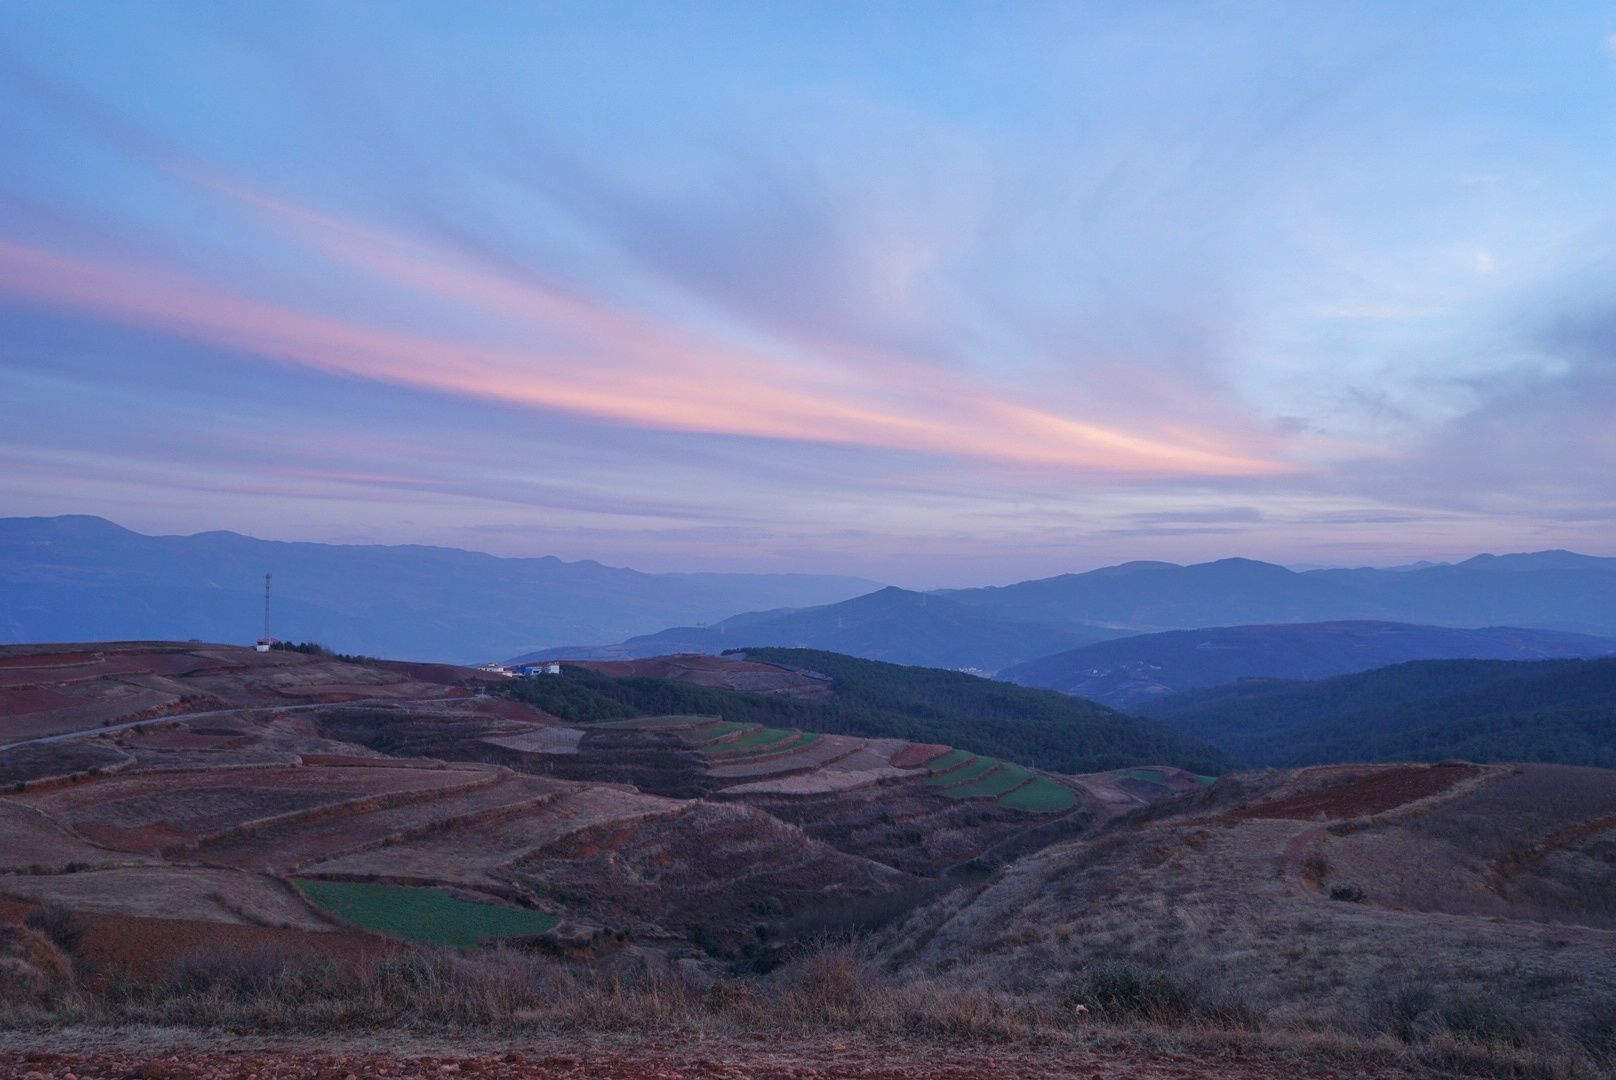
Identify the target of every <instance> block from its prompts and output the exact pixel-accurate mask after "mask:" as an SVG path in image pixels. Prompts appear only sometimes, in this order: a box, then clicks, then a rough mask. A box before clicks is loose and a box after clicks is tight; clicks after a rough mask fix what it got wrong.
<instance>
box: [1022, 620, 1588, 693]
mask: <svg viewBox="0 0 1616 1080" xmlns="http://www.w3.org/2000/svg"><path fill="white" fill-rule="evenodd" d="M1613 654H1616V640H1612V639H1610V638H1598V637H1591V636H1588V635H1585V634H1569V633H1566V632H1564V631H1559V630H1530V629H1522V628H1518V627H1487V628H1484V629H1480V630H1465V629H1455V628H1452V627H1444V626H1415V625H1411V624H1408V623H1391V622H1351V621H1348V622H1322V623H1290V624H1277V625H1276V624H1269V625H1265V626H1222V627H1211V628H1208V629H1204V630H1169V631H1166V632H1164V633H1159V634H1139V635H1135V636H1133V637H1126V638H1120V639H1117V640H1113V641H1102V642H1099V643H1098V644H1094V645H1086V646H1084V647H1082V648H1078V649H1072V650H1069V651H1067V652H1063V653H1056V654H1055V655H1053V656H1046V657H1043V658H1041V659H1038V660H1033V661H1031V662H1029V663H1025V664H1017V665H1015V666H1013V667H1009V668H1006V669H1005V670H1004V671H1001V672H1000V673H999V677H1000V678H1002V679H1005V680H1008V681H1009V682H1013V683H1019V684H1021V685H1023V686H1042V687H1047V688H1048V689H1051V690H1060V691H1062V692H1064V693H1068V694H1075V695H1078V696H1079V697H1086V698H1092V699H1093V700H1095V701H1102V702H1104V703H1105V704H1107V705H1110V706H1112V707H1113V708H1118V709H1138V708H1139V707H1141V706H1142V705H1143V704H1144V703H1146V702H1148V701H1151V700H1153V699H1156V698H1160V697H1164V696H1166V695H1168V694H1173V693H1177V692H1180V691H1184V690H1198V689H1202V688H1205V687H1209V686H1218V685H1220V684H1222V683H1231V682H1234V681H1236V680H1237V679H1245V678H1251V677H1267V678H1279V679H1323V678H1328V677H1330V676H1333V675H1347V674H1350V673H1352V672H1355V671H1368V670H1369V669H1371V668H1377V667H1385V666H1387V665H1389V664H1400V663H1403V662H1405V661H1408V660H1447V659H1477V660H1543V659H1551V658H1559V657H1577V658H1590V657H1599V656H1610V655H1613Z"/></svg>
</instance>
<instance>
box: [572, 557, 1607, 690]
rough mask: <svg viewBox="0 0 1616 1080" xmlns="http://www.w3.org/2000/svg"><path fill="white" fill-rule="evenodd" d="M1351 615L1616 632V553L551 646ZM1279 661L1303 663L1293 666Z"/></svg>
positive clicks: (1253, 567)
mask: <svg viewBox="0 0 1616 1080" xmlns="http://www.w3.org/2000/svg"><path fill="white" fill-rule="evenodd" d="M1348 620H1350V621H1380V622H1400V623H1414V624H1430V625H1436V626H1449V627H1470V628H1481V627H1501V626H1507V627H1524V628H1528V629H1539V630H1559V631H1564V632H1567V633H1573V634H1586V635H1594V636H1610V637H1616V559H1605V558H1596V557H1593V556H1588V555H1577V554H1574V553H1572V552H1568V551H1542V552H1537V553H1535V554H1530V555H1506V556H1494V555H1478V556H1476V557H1475V558H1473V559H1467V560H1466V561H1464V562H1462V563H1458V564H1456V565H1449V564H1436V565H1421V564H1415V565H1413V566H1406V567H1398V568H1395V569H1390V570H1375V569H1358V570H1308V571H1304V572H1300V573H1298V572H1296V571H1292V570H1287V569H1285V568H1284V567H1283V566H1275V565H1273V564H1271V563H1262V562H1253V561H1252V560H1250V559H1222V560H1219V561H1217V562H1209V563H1198V564H1196V565H1193V566H1178V565H1175V564H1173V563H1158V562H1133V563H1124V564H1123V565H1121V566H1111V567H1106V568H1104V569H1101V570H1092V571H1090V572H1088V573H1085V574H1064V575H1062V576H1060V577H1053V578H1043V579H1040V580H1037V581H1024V582H1021V583H1020V584H1017V585H1006V586H1001V587H991V588H980V589H952V590H939V591H937V592H931V593H913V592H907V591H905V590H901V589H886V590H883V591H882V592H880V593H877V594H875V595H873V596H863V597H858V598H856V599H854V600H850V601H844V602H842V603H838V604H832V605H829V606H826V607H823V608H819V609H817V610H799V611H789V612H782V611H758V612H749V613H747V614H743V615H737V616H735V617H733V618H729V619H725V620H723V622H721V623H718V624H715V625H712V626H706V627H680V628H675V629H671V630H665V631H662V632H660V633H656V634H647V635H643V636H641V637H637V638H634V639H632V640H629V641H624V642H621V643H619V644H614V645H602V644H577V645H572V646H567V647H562V648H555V649H549V650H547V651H546V652H545V653H544V654H543V657H544V658H555V657H573V658H577V659H589V658H595V659H610V658H630V657H641V656H655V655H658V654H660V653H670V652H720V651H723V650H724V649H730V648H738V647H744V646H747V645H759V646H762V645H778V646H787V647H800V648H816V649H827V650H830V651H833V652H841V653H847V654H850V655H853V656H863V657H866V658H869V659H877V660H887V661H892V662H895V663H905V664H919V665H924V666H930V667H950V668H962V669H967V670H971V671H977V672H982V673H986V674H996V673H999V672H1002V671H1003V670H1004V669H1006V668H1010V667H1012V666H1014V665H1015V664H1018V663H1025V662H1028V661H1032V660H1035V659H1038V658H1039V657H1040V656H1042V655H1047V654H1049V653H1054V652H1060V651H1064V650H1067V649H1073V648H1078V647H1080V646H1083V645H1089V644H1092V643H1094V642H1097V641H1105V640H1109V639H1115V638H1125V637H1127V636H1130V635H1138V634H1149V633H1155V632H1159V631H1165V630H1186V629H1195V628H1201V627H1220V626H1221V627H1227V626H1239V625H1250V624H1292V623H1318V622H1338V621H1348ZM1117 647H1118V648H1120V647H1121V646H1120V645H1119V646H1117ZM1467 648H1468V647H1467ZM1499 648H1500V646H1498V645H1496V644H1494V645H1492V646H1489V647H1488V651H1486V652H1485V653H1483V655H1489V656H1491V655H1497V654H1498V649H1499ZM1558 648H1559V647H1557V649H1558ZM1039 649H1043V650H1045V652H1044V653H1040V652H1038V651H1036V650H1039ZM1567 651H1569V652H1570V654H1571V655H1587V653H1586V652H1585V651H1584V650H1583V649H1582V648H1581V647H1578V648H1576V649H1570V650H1561V651H1559V655H1565V654H1566V652H1567ZM1443 654H1444V655H1455V654H1454V653H1451V652H1444V653H1443ZM1413 655H1414V656H1418V655H1429V654H1428V653H1419V652H1415V653H1414V654H1413ZM1457 655H1466V653H1459V654H1457ZM1507 655H1516V654H1507ZM1526 655H1542V654H1534V653H1530V652H1528V653H1527V654H1526ZM1411 658H1412V656H1401V657H1388V658H1386V659H1382V660H1380V661H1378V662H1380V663H1389V662H1393V661H1394V660H1396V659H1411ZM1368 666H1373V665H1368ZM1342 670H1359V669H1358V668H1352V667H1348V668H1345V669H1342ZM1320 671H1321V673H1328V672H1323V671H1322V669H1320ZM1256 673H1257V672H1244V674H1256ZM1270 673H1272V674H1279V675H1291V676H1295V675H1297V674H1299V673H1298V672H1293V671H1287V670H1285V669H1283V668H1281V669H1278V670H1272V669H1270ZM1231 677H1239V676H1238V675H1234V676H1231ZM1050 685H1053V684H1050ZM1172 688H1176V687H1172Z"/></svg>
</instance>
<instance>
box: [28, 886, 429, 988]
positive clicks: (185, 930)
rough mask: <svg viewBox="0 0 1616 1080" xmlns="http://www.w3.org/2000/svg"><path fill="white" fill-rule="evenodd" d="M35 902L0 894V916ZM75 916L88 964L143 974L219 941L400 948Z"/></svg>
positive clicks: (240, 946)
mask: <svg viewBox="0 0 1616 1080" xmlns="http://www.w3.org/2000/svg"><path fill="white" fill-rule="evenodd" d="M36 906H37V905H34V904H27V903H22V902H20V901H16V900H0V922H21V921H22V920H23V919H24V918H25V917H26V916H27V914H28V913H29V912H30V911H32V910H34V908H35V907H36ZM77 917H78V918H79V919H80V920H81V921H82V922H83V923H84V927H85V930H84V938H83V940H82V941H81V943H80V944H79V955H81V956H82V957H84V959H86V960H88V961H89V962H90V967H91V969H92V970H100V971H105V972H114V971H124V972H129V973H131V974H135V975H142V976H149V975H158V974H161V973H162V971H163V970H164V969H165V968H166V967H168V966H169V965H170V964H172V963H173V962H174V961H175V960H176V959H178V958H180V957H182V956H184V955H185V954H186V953H187V952H190V951H191V950H193V949H203V948H212V947H218V948H221V949H226V950H229V951H232V952H248V951H251V950H253V949H274V950H276V951H278V952H282V953H287V954H291V955H302V956H329V957H331V958H332V959H334V960H338V961H359V960H363V959H365V958H368V957H372V956H378V955H381V954H383V953H388V952H393V951H396V950H397V949H398V948H399V946H397V945H396V944H394V943H392V942H389V941H387V940H385V939H383V938H380V937H372V936H370V935H368V934H356V933H350V932H346V931H332V932H330V933H322V932H320V931H316V930H295V929H289V928H285V927H278V926H248V925H246V924H244V923H220V922H202V921H199V920H195V919H152V918H146V917H144V916H139V915H99V914H95V913H92V912H79V913H77Z"/></svg>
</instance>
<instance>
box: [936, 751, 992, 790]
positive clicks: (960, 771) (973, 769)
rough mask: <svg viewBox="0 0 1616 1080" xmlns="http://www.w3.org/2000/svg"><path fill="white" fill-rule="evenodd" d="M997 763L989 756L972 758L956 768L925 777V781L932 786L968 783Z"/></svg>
mask: <svg viewBox="0 0 1616 1080" xmlns="http://www.w3.org/2000/svg"><path fill="white" fill-rule="evenodd" d="M997 764H998V762H997V761H995V760H994V759H993V758H990V757H979V758H973V759H971V760H970V761H967V762H966V763H965V764H964V765H961V766H960V767H959V768H957V769H953V770H951V771H949V772H946V773H937V774H935V775H933V776H930V777H927V778H926V783H928V784H930V785H931V786H932V787H945V786H949V785H953V784H968V783H970V782H971V781H973V780H976V779H978V778H980V777H981V776H982V774H983V773H985V772H987V771H989V770H990V769H992V768H993V767H994V766H995V765H997Z"/></svg>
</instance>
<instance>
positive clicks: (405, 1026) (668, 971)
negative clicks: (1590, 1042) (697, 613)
mask: <svg viewBox="0 0 1616 1080" xmlns="http://www.w3.org/2000/svg"><path fill="white" fill-rule="evenodd" d="M23 933H24V934H27V933H28V932H27V931H23ZM29 944H30V946H32V947H35V949H36V951H38V950H37V947H38V946H40V945H42V944H43V940H42V938H41V937H40V936H38V935H33V936H31V937H30V938H29ZM1091 975H1092V976H1093V977H1092V978H1091V980H1090V981H1089V983H1088V984H1087V987H1088V993H1089V994H1090V996H1089V997H1088V999H1087V1003H1089V1004H1090V1005H1091V1007H1090V1010H1089V1011H1088V1012H1087V1013H1084V1012H1082V1011H1081V1010H1077V1009H1074V1008H1073V1005H1075V1004H1084V1003H1085V1002H1082V1001H1073V1002H1069V1003H1067V1004H1064V1005H1050V1004H1043V1003H1039V1002H1036V1001H1030V1000H1027V999H1025V998H1021V997H1017V996H1013V995H1009V994H1001V993H991V992H985V991H981V990H968V989H965V988H963V987H960V986H958V985H954V984H951V983H950V982H949V981H947V980H936V979H932V980H906V981H905V980H898V979H895V978H893V977H892V976H890V975H888V974H884V973H883V972H882V971H881V970H880V969H879V967H878V966H877V965H876V964H875V963H874V962H873V961H872V959H871V958H870V956H869V955H868V954H867V953H866V952H865V951H863V950H861V949H860V948H858V947H855V946H852V945H847V944H840V945H834V944H833V945H828V946H824V947H820V948H816V949H812V950H809V951H807V952H806V953H805V954H803V955H802V956H800V957H799V958H798V959H797V960H795V961H794V962H792V963H791V964H788V965H786V966H785V967H783V968H781V969H779V970H778V971H776V972H774V973H772V974H770V975H768V976H764V977H757V978H734V977H722V976H714V975H713V974H712V973H711V972H709V971H707V970H705V969H699V968H695V967H692V966H688V965H687V966H680V965H677V964H667V963H653V962H647V963H645V964H642V965H641V966H639V967H638V969H636V970H619V971H617V972H608V971H603V970H601V969H600V968H599V967H594V968H583V967H579V966H575V965H569V964H566V963H563V962H561V961H557V960H554V959H550V958H547V957H541V956H535V955H531V954H527V953H522V952H518V951H515V950H511V949H508V948H502V949H491V950H487V951H484V952H482V953H477V954H473V955H469V956H468V955H459V954H454V953H447V952H430V951H422V952H416V953H410V954H404V955H398V956H392V957H387V958H383V959H379V960H375V961H373V962H370V963H368V964H365V965H358V966H343V965H339V964H337V963H334V962H332V961H330V960H325V959H317V958H310V957H308V956H307V955H293V954H287V953H279V952H276V951H274V950H269V949H265V950H259V951H255V952H247V953H243V952H234V951H225V950H201V951H195V952H192V953H189V954H186V955H183V956H181V957H179V958H177V959H176V960H175V961H174V962H173V964H172V965H171V966H170V967H169V969H168V970H167V971H166V972H165V973H164V974H163V975H161V976H160V977H158V978H156V979H153V980H149V981H134V980H127V979H113V980H111V981H109V982H107V983H106V984H105V986H104V989H102V990H100V991H98V992H96V993H89V992H86V991H83V990H78V991H75V992H72V993H67V994H64V993H62V992H61V988H60V983H61V980H62V978H63V972H62V971H61V970H60V965H57V970H55V971H54V972H53V973H52V975H51V979H52V980H53V981H54V984H55V985H53V988H52V992H51V993H48V994H40V993H37V992H33V991H34V990H35V989H37V988H30V992H28V993H19V992H13V993H11V994H9V995H8V996H7V999H6V1000H4V1001H0V1028H9V1029H13V1030H35V1031H42V1030H45V1029H49V1028H57V1027H61V1026H64V1025H72V1026H77V1027H82V1026H84V1025H90V1026H93V1027H104V1028H138V1027H163V1028H174V1027H178V1028H189V1029H201V1030H224V1029H233V1030H238V1031H239V1030H242V1029H251V1030H256V1031H263V1032H278V1033H288V1034H295V1035H309V1036H318V1035H322V1034H335V1033H340V1032H365V1031H379V1030H387V1031H398V1032H412V1033H432V1032H445V1031H447V1032H467V1031H479V1032H485V1033H504V1034H512V1035H515V1034H541V1033H542V1034H568V1033H575V1034H583V1033H616V1034H622V1033H626V1032H627V1033H644V1034H667V1033H676V1032H677V1033H684V1034H687V1035H705V1036H719V1037H764V1036H774V1037H779V1036H780V1035H782V1034H788V1035H790V1036H791V1037H793V1038H798V1039H802V1038H808V1039H813V1038H816V1037H819V1036H821V1035H823V1036H825V1037H835V1036H841V1035H854V1034H856V1035H862V1036H872V1037H879V1038H898V1039H903V1040H914V1041H918V1042H926V1041H942V1042H948V1043H988V1044H1012V1043H1013V1044H1021V1045H1028V1044H1033V1045H1043V1046H1047V1047H1049V1048H1050V1049H1052V1050H1056V1051H1058V1050H1059V1049H1060V1048H1061V1047H1063V1046H1066V1047H1069V1046H1075V1045H1086V1046H1092V1047H1096V1048H1098V1049H1102V1050H1106V1049H1114V1050H1115V1051H1116V1052H1117V1053H1118V1054H1119V1055H1127V1054H1138V1053H1172V1054H1188V1055H1193V1056H1196V1057H1199V1058H1201V1059H1203V1060H1208V1061H1211V1060H1216V1059H1218V1058H1219V1057H1220V1056H1222V1055H1224V1054H1227V1053H1231V1052H1242V1053H1244V1052H1253V1051H1261V1052H1262V1053H1263V1054H1265V1055H1268V1056H1277V1057H1279V1058H1281V1059H1284V1058H1294V1059H1295V1060H1298V1061H1307V1062H1308V1063H1310V1064H1314V1065H1318V1064H1327V1065H1334V1066H1338V1067H1340V1068H1341V1069H1343V1070H1345V1071H1349V1072H1350V1071H1354V1070H1357V1071H1368V1070H1370V1069H1385V1068H1397V1067H1401V1068H1407V1069H1411V1070H1416V1071H1427V1070H1436V1069H1440V1070H1443V1071H1446V1072H1448V1073H1456V1074H1461V1075H1476V1076H1511V1077H1521V1078H1539V1080H1571V1078H1573V1077H1583V1076H1593V1075H1600V1070H1601V1069H1602V1068H1603V1069H1606V1074H1607V1075H1608V1066H1606V1065H1602V1064H1601V1062H1600V1061H1599V1060H1598V1058H1597V1055H1596V1054H1595V1053H1593V1052H1590V1051H1586V1050H1577V1049H1575V1048H1573V1049H1571V1050H1569V1051H1568V1050H1567V1049H1565V1048H1554V1047H1550V1046H1547V1045H1540V1044H1538V1043H1535V1042H1533V1041H1532V1040H1530V1039H1529V1038H1515V1037H1513V1036H1511V1037H1507V1038H1498V1037H1494V1036H1495V1035H1496V1032H1493V1031H1491V1030H1490V1029H1489V1030H1487V1031H1481V1030H1474V1029H1472V1028H1470V1027H1467V1026H1466V1023H1467V1022H1466V1021H1464V1019H1463V1017H1461V1016H1457V1015H1456V1016H1450V1017H1448V1020H1447V1022H1446V1023H1445V1024H1444V1023H1441V1022H1431V1023H1424V1024H1423V1025H1422V1023H1420V1022H1416V1023H1415V1025H1414V1026H1413V1027H1407V1028H1405V1029H1403V1030H1398V1031H1393V1030H1391V1029H1390V1028H1388V1029H1386V1030H1379V1031H1373V1032H1367V1033H1365V1032H1348V1031H1341V1030H1335V1029H1331V1028H1321V1029H1316V1030H1302V1029H1295V1028H1290V1029H1272V1028H1262V1027H1260V1026H1257V1025H1255V1024H1253V1023H1251V1022H1250V1018H1249V1017H1241V1016H1239V1015H1236V1014H1233V1013H1224V1014H1222V1015H1219V1014H1217V1013H1215V1012H1211V1011H1208V1010H1206V1009H1205V1008H1204V1003H1202V1002H1200V1001H1198V1000H1197V999H1196V998H1195V997H1194V995H1192V994H1190V993H1189V992H1188V991H1186V990H1185V989H1184V988H1183V987H1179V986H1176V985H1175V984H1173V983H1172V981H1171V979H1170V977H1168V976H1166V975H1165V974H1163V973H1160V972H1144V971H1140V970H1129V969H1123V968H1114V969H1111V970H1108V971H1103V972H1102V971H1096V972H1093V973H1091ZM1404 1004H1405V1007H1403V1008H1402V1011H1400V1012H1397V1013H1396V1016H1397V1017H1401V1018H1403V1019H1407V1018H1408V1016H1409V1015H1410V1013H1409V1009H1408V1008H1407V1007H1406V1005H1407V1003H1406V1002H1405V1003H1404ZM1164 1005H1165V1006H1166V1007H1163V1006H1164ZM1415 1014H1417V1015H1424V1013H1423V1011H1421V1010H1420V1009H1418V1008H1416V1009H1415Z"/></svg>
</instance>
